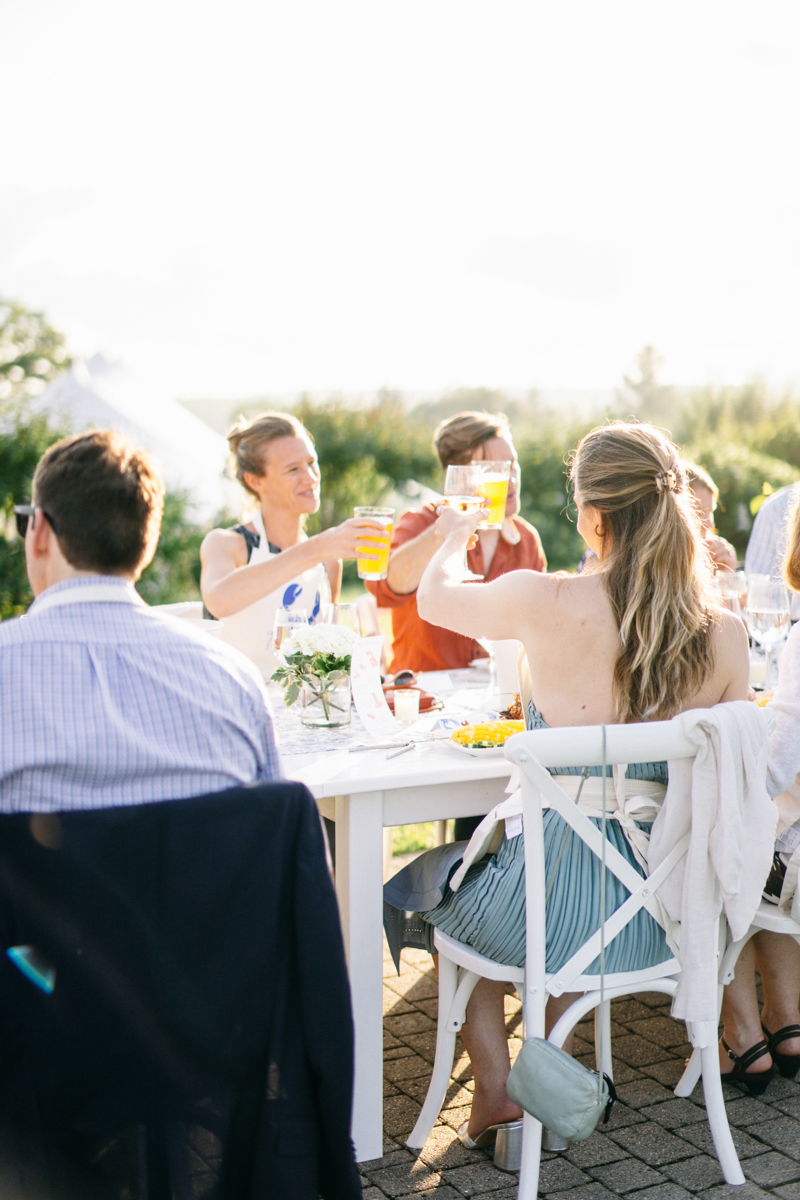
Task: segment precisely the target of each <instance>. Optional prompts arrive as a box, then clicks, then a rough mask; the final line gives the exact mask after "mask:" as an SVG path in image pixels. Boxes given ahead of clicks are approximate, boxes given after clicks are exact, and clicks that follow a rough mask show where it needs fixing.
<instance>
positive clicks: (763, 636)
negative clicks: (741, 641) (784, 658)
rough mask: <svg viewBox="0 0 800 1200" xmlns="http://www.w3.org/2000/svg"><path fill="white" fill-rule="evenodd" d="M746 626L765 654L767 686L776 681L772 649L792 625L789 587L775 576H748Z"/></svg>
mask: <svg viewBox="0 0 800 1200" xmlns="http://www.w3.org/2000/svg"><path fill="white" fill-rule="evenodd" d="M746 612H747V628H748V629H749V631H750V636H751V637H752V638H753V640H754V641H756V642H758V644H759V646H763V648H764V650H765V651H766V655H767V679H766V685H767V687H768V688H770V687H773V686H774V683H775V673H776V669H777V661H778V656H777V655H776V654H775V651H776V650H778V647H779V646H782V645H783V643H784V642H785V641H786V638H787V637H788V636H789V629H790V626H791V620H790V612H791V607H790V604H789V591H788V589H787V587H786V584H785V583H780V582H778V581H777V580H775V579H769V578H762V577H759V576H751V577H750V578H749V579H748V581H747V610H746Z"/></svg>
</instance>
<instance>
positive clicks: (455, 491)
mask: <svg viewBox="0 0 800 1200" xmlns="http://www.w3.org/2000/svg"><path fill="white" fill-rule="evenodd" d="M480 468H481V464H480V463H466V464H464V465H456V466H452V467H448V468H447V472H446V474H445V477H444V505H445V508H454V509H455V510H456V512H463V513H475V512H478V511H479V509H481V508H483V507H484V506H485V505H486V496H485V493H484V490H483V472H482V471H481V469H480ZM458 578H459V579H460V581H461V582H462V583H483V576H482V575H475V574H474V573H473V572H472V571H470V569H469V566H468V565H467V548H466V546H465V547H464V558H463V562H462V563H461V567H460V571H459V575H458Z"/></svg>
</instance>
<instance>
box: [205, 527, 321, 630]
mask: <svg viewBox="0 0 800 1200" xmlns="http://www.w3.org/2000/svg"><path fill="white" fill-rule="evenodd" d="M315 543H316V538H309V539H308V541H306V542H301V543H300V544H299V545H297V546H290V547H289V549H288V550H284V551H282V553H281V554H278V555H275V556H274V557H272V558H270V559H269V560H268V561H266V562H258V563H248V565H247V566H245V567H239V568H238V569H237V570H235V571H231V572H230V574H228V575H225V576H224V577H223V578H222V579H218V580H216V581H215V582H214V583H213V584H209V583H207V582H205V581H203V580H201V591H202V594H203V601H204V603H205V606H206V608H207V609H208V611H209V612H210V613H212V614H213V616H215V617H217V618H219V619H220V620H222V619H223V618H224V617H230V616H233V615H234V613H238V612H241V610H242V609H243V608H247V607H248V605H250V604H255V602H256V601H257V600H262V599H263V598H264V596H268V595H269V593H270V592H274V591H275V589H276V588H279V587H281V586H282V585H283V584H285V583H289V582H290V581H291V580H292V579H294V578H295V576H296V575H300V574H302V572H303V571H307V570H308V568H309V567H313V566H314V565H315V564H316V563H318V562H319V561H320V556H319V549H318V548H317V546H316V544H315Z"/></svg>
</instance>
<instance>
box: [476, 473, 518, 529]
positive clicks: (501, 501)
mask: <svg viewBox="0 0 800 1200" xmlns="http://www.w3.org/2000/svg"><path fill="white" fill-rule="evenodd" d="M470 466H472V467H476V468H477V469H478V470H479V471H480V473H481V490H482V492H483V494H484V496H485V497H486V507H487V508H488V509H489V515H488V517H487V518H486V520H485V521H482V522H481V523H480V525H479V526H478V528H479V529H500V528H501V527H502V525H503V521H504V520H505V517H506V500H507V499H508V481H509V479H510V478H511V462H510V460H509V461H508V462H493V461H492V459H484V460H483V462H476V463H470Z"/></svg>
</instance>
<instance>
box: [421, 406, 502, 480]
mask: <svg viewBox="0 0 800 1200" xmlns="http://www.w3.org/2000/svg"><path fill="white" fill-rule="evenodd" d="M509 433H510V430H509V425H508V417H506V416H505V414H504V413H487V412H462V413H456V415H455V416H454V417H448V418H447V420H446V421H442V422H440V424H439V425H437V426H436V428H435V429H434V431H433V446H434V449H435V450H436V453H437V454H438V455H439V462H440V463H441V464H442V466H443V467H445V468H447V467H450V466H452V465H453V464H460V463H468V462H470V461H471V459H472V456H473V455H474V453H475V451H476V450H477V449H478V446H482V445H483V443H484V442H489V441H491V439H492V438H498V437H499V438H501V437H507V436H508V435H509Z"/></svg>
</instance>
